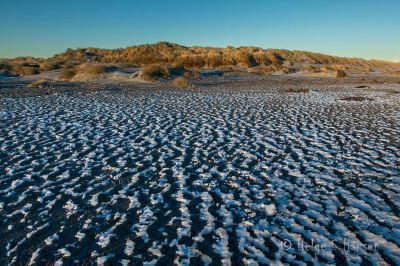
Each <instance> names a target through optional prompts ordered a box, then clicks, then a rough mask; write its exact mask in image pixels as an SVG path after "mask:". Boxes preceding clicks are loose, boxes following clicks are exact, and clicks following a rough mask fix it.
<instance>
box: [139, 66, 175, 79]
mask: <svg viewBox="0 0 400 266" xmlns="http://www.w3.org/2000/svg"><path fill="white" fill-rule="evenodd" d="M169 76H170V72H169V69H168V67H167V66H166V65H164V64H151V65H149V66H146V67H144V68H143V69H142V72H141V77H142V78H143V79H144V80H145V81H149V82H154V81H156V80H157V79H160V78H162V79H165V78H168V77H169Z"/></svg>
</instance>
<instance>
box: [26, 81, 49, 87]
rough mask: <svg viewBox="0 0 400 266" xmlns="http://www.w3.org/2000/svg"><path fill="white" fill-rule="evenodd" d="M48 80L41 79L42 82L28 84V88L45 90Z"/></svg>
mask: <svg viewBox="0 0 400 266" xmlns="http://www.w3.org/2000/svg"><path fill="white" fill-rule="evenodd" d="M46 82H47V80H45V79H41V80H36V81H34V82H32V83H30V84H28V88H43V87H44V86H45V84H46Z"/></svg>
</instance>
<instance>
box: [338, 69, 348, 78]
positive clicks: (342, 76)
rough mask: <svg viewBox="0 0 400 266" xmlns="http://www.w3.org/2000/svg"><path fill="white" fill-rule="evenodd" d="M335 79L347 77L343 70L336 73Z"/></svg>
mask: <svg viewBox="0 0 400 266" xmlns="http://www.w3.org/2000/svg"><path fill="white" fill-rule="evenodd" d="M336 77H337V78H345V77H347V74H346V72H344V70H341V69H338V70H337V71H336Z"/></svg>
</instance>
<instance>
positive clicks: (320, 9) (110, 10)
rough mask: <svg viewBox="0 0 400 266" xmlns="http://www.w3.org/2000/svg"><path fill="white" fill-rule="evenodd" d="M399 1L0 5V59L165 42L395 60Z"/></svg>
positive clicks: (399, 48)
mask: <svg viewBox="0 0 400 266" xmlns="http://www.w3.org/2000/svg"><path fill="white" fill-rule="evenodd" d="M399 14H400V1H399V0H380V1H379V0H376V1H372V0H347V1H344V0H303V1H301V0H280V1H278V0H276V1H275V0H264V1H261V0H260V1H258V0H254V1H236V0H230V1H217V0H214V1H208V0H205V1H188V0H187V1H174V0H169V1H157V0H147V1H134V0H131V1H128V0H113V1H103V0H97V1H94V0H93V1H91V0H40V1H39V0H38V1H34V0H0V58H1V57H16V56H28V55H30V56H39V57H48V56H52V55H53V54H55V53H59V52H63V51H65V50H66V49H67V48H76V47H101V48H118V47H126V46H131V45H136V44H143V43H154V42H158V41H169V42H175V43H179V44H183V45H188V46H191V45H201V46H218V47H225V46H228V45H232V46H246V45H251V46H258V47H263V48H284V49H290V50H307V51H314V52H321V53H326V54H332V55H338V56H349V57H363V58H368V59H370V58H376V59H385V60H392V61H400V15H399Z"/></svg>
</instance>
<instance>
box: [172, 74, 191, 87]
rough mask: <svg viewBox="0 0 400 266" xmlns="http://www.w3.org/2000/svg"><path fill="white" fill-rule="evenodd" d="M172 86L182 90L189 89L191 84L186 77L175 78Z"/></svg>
mask: <svg viewBox="0 0 400 266" xmlns="http://www.w3.org/2000/svg"><path fill="white" fill-rule="evenodd" d="M172 84H173V85H174V87H175V88H180V89H183V88H187V87H189V82H188V81H187V79H185V78H184V77H177V78H175V79H174V81H173V82H172Z"/></svg>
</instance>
